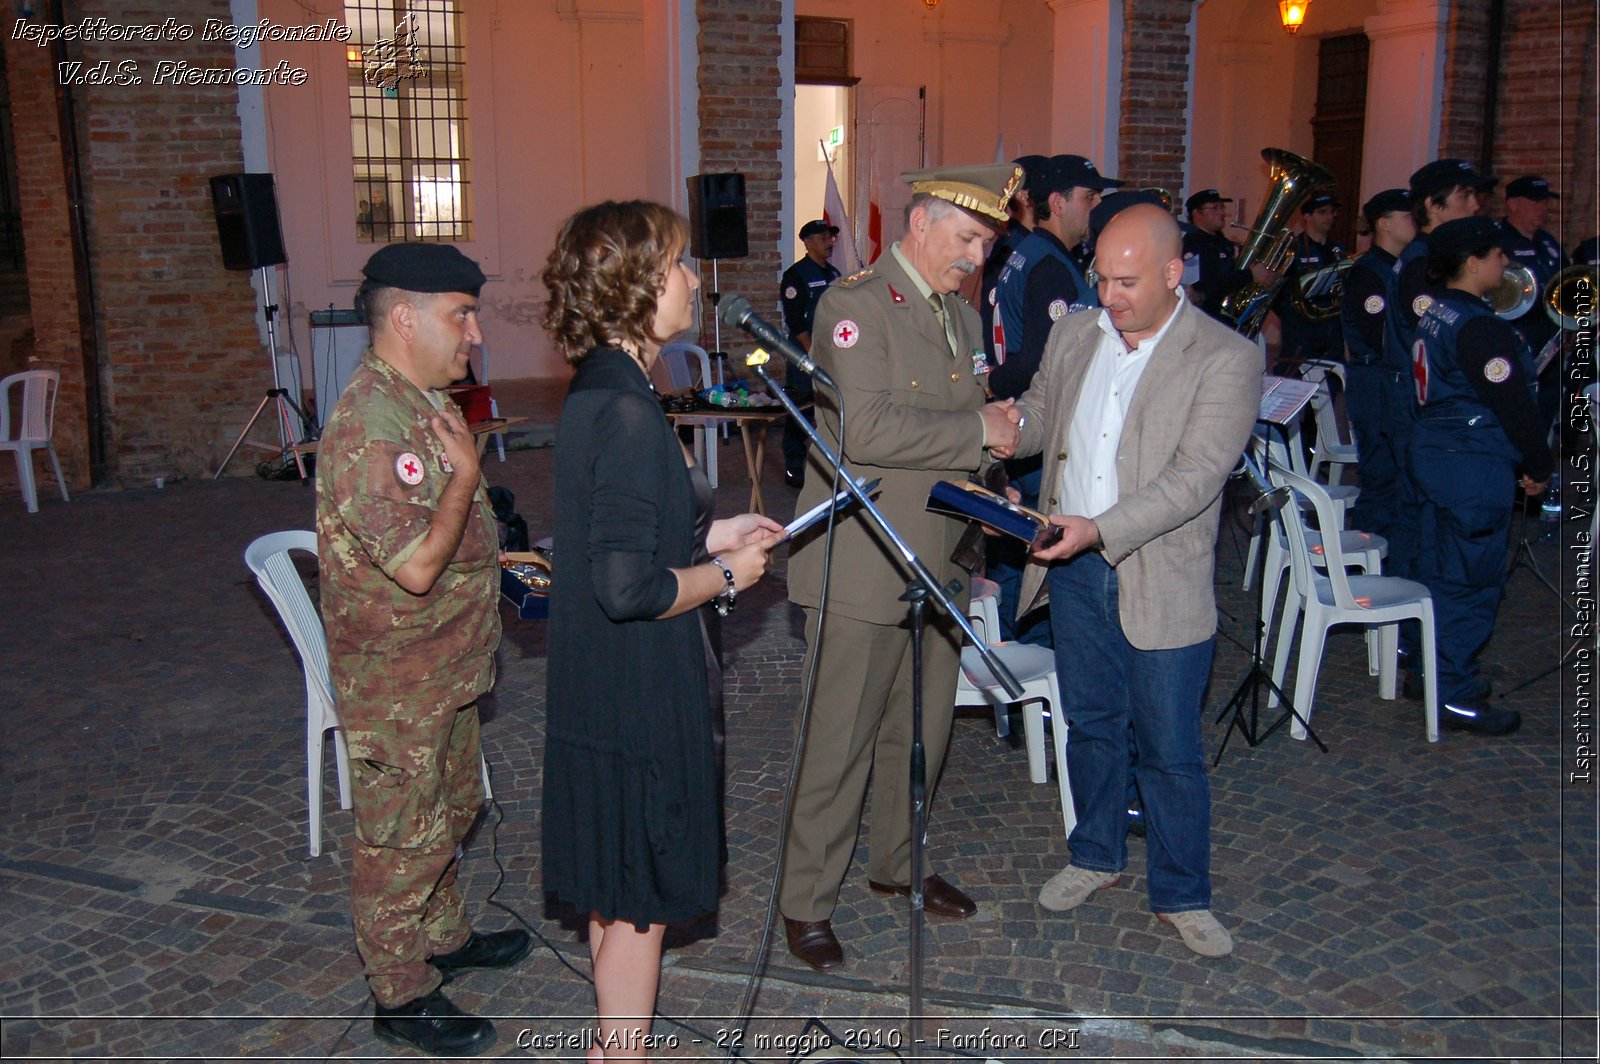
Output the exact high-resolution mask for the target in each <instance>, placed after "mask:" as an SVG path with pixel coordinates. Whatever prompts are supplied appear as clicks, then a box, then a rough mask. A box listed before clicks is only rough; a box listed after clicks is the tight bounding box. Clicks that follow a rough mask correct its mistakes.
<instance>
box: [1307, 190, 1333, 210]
mask: <svg viewBox="0 0 1600 1064" xmlns="http://www.w3.org/2000/svg"><path fill="white" fill-rule="evenodd" d="M1338 205H1339V201H1338V200H1336V199H1334V198H1333V193H1332V192H1318V193H1317V194H1316V195H1315V196H1312V197H1311V198H1310V199H1308V200H1306V201H1305V202H1304V203H1302V204H1301V205H1300V213H1301V214H1310V213H1311V212H1312V211H1320V210H1321V209H1322V208H1324V207H1337V206H1338Z"/></svg>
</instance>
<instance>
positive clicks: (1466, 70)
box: [1418, 0, 1515, 168]
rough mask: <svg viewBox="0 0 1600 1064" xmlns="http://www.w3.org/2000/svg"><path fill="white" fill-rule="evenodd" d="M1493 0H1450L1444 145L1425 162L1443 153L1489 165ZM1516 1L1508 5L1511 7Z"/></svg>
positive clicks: (1441, 130) (1442, 130) (1446, 29)
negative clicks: (1486, 101) (1486, 126)
mask: <svg viewBox="0 0 1600 1064" xmlns="http://www.w3.org/2000/svg"><path fill="white" fill-rule="evenodd" d="M1491 2H1492V0H1449V4H1448V7H1449V16H1448V19H1449V21H1448V24H1447V25H1446V26H1445V27H1443V28H1444V32H1445V39H1446V42H1447V43H1446V44H1445V49H1446V56H1447V59H1446V62H1445V70H1444V97H1443V106H1442V113H1441V116H1440V122H1439V150H1438V152H1437V153H1436V155H1434V156H1428V158H1425V159H1423V162H1427V161H1428V159H1431V158H1435V157H1438V158H1450V159H1465V160H1467V161H1468V162H1470V163H1472V164H1473V165H1474V166H1478V167H1480V168H1483V167H1486V166H1487V165H1488V160H1486V159H1484V158H1483V97H1484V93H1485V92H1486V91H1487V85H1488V71H1489V7H1490V4H1491ZM1513 6H1515V5H1514V4H1511V3H1507V4H1506V7H1507V9H1508V10H1509V9H1510V8H1511V7H1513ZM1418 165H1419V166H1420V165H1421V163H1419V164H1418Z"/></svg>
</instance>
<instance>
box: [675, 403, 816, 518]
mask: <svg viewBox="0 0 1600 1064" xmlns="http://www.w3.org/2000/svg"><path fill="white" fill-rule="evenodd" d="M788 416H789V415H788V412H787V411H785V410H784V409H783V408H782V407H772V406H758V407H734V408H719V407H711V408H709V409H706V410H695V411H692V412H690V413H685V414H672V413H669V414H668V415H667V420H668V421H670V422H672V423H673V424H674V425H676V424H677V423H679V422H680V421H681V422H691V423H692V422H697V421H698V422H704V423H705V424H706V427H707V428H708V429H709V428H710V427H711V426H712V425H714V424H716V423H717V422H721V423H722V424H725V425H737V426H739V437H740V439H742V440H744V463H745V468H746V469H747V470H749V472H750V510H751V512H752V513H758V514H764V513H766V512H767V511H766V508H765V505H764V503H763V501H762V498H761V464H762V462H763V460H764V459H765V458H766V455H767V429H768V428H770V427H772V426H773V425H775V424H778V423H779V422H781V421H783V419H784V418H786V417H788ZM707 435H708V436H709V435H710V434H709V433H707ZM706 445H707V446H708V447H711V446H715V444H714V443H712V442H711V441H710V440H709V439H708V440H707V441H706Z"/></svg>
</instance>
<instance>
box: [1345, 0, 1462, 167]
mask: <svg viewBox="0 0 1600 1064" xmlns="http://www.w3.org/2000/svg"><path fill="white" fill-rule="evenodd" d="M1448 25H1449V11H1448V7H1447V3H1446V0H1378V14H1376V15H1373V16H1372V17H1370V18H1368V19H1367V20H1366V24H1365V29H1366V32H1367V37H1368V39H1369V40H1370V41H1371V42H1372V51H1371V53H1370V55H1369V59H1368V67H1367V118H1366V145H1365V149H1364V153H1363V157H1362V161H1361V195H1362V197H1363V198H1365V197H1367V196H1371V195H1372V194H1373V193H1375V192H1378V191H1381V190H1382V189H1385V188H1391V187H1394V186H1397V185H1404V184H1405V183H1406V179H1407V178H1408V177H1410V176H1411V173H1412V171H1414V170H1415V169H1417V167H1419V166H1421V165H1422V164H1423V163H1425V162H1428V161H1429V160H1431V159H1434V158H1437V157H1438V155H1439V130H1440V119H1441V114H1442V109H1443V104H1444V84H1445V56H1446V47H1445V34H1446V31H1447V29H1448Z"/></svg>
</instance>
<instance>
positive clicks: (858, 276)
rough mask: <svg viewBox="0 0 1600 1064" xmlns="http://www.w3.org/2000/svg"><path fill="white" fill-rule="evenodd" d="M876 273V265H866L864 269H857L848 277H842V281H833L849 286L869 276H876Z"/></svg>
mask: <svg viewBox="0 0 1600 1064" xmlns="http://www.w3.org/2000/svg"><path fill="white" fill-rule="evenodd" d="M877 274H878V268H877V267H876V266H868V267H867V268H866V269H864V270H857V271H856V272H855V273H852V274H851V275H850V276H849V277H846V278H844V279H843V280H842V281H835V282H833V283H834V284H837V285H843V286H845V287H846V288H849V287H851V286H853V285H856V284H859V283H861V282H862V281H865V280H867V279H868V278H869V277H876V276H877Z"/></svg>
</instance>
